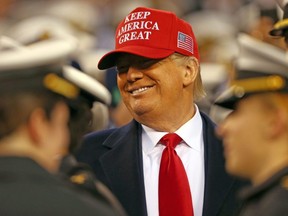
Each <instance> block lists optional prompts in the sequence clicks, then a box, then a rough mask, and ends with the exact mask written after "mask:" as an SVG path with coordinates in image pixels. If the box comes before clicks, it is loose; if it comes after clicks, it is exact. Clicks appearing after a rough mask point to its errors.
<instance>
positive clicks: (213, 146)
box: [202, 114, 235, 216]
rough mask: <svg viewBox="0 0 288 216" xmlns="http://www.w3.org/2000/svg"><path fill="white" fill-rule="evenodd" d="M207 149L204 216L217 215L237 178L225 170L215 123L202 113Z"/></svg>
mask: <svg viewBox="0 0 288 216" xmlns="http://www.w3.org/2000/svg"><path fill="white" fill-rule="evenodd" d="M202 120H203V124H204V125H203V129H204V131H203V133H204V145H205V147H204V149H205V192H204V206H203V216H212V215H217V214H218V213H219V211H220V208H221V207H222V205H223V202H224V201H225V198H227V196H228V194H229V191H230V190H231V187H232V185H233V183H234V182H235V180H234V179H233V178H232V177H231V176H229V175H228V174H227V173H226V172H225V168H224V163H225V161H224V157H223V148H222V143H221V142H220V140H218V139H217V138H216V136H215V128H214V127H213V125H212V124H213V123H212V122H210V123H208V121H209V120H208V119H207V117H206V116H204V115H203V114H202Z"/></svg>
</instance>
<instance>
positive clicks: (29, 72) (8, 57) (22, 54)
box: [0, 37, 111, 104]
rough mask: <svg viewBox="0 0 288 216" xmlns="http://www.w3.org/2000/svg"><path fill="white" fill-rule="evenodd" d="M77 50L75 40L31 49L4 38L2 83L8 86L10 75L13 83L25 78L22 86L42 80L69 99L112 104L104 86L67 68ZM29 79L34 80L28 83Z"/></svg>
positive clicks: (0, 41) (52, 40)
mask: <svg viewBox="0 0 288 216" xmlns="http://www.w3.org/2000/svg"><path fill="white" fill-rule="evenodd" d="M76 47H77V40H76V39H73V37H71V38H70V39H67V38H65V39H63V38H50V39H48V40H43V41H39V42H37V43H34V44H32V45H29V46H21V44H19V43H17V42H15V41H14V42H13V40H12V39H9V38H6V37H2V38H0V51H1V52H0V82H1V81H2V82H5V79H6V80H7V75H9V76H8V77H9V79H10V80H12V81H13V80H19V79H20V80H21V78H22V77H23V76H24V77H26V79H25V80H23V82H28V81H30V83H33V82H36V80H34V79H35V77H38V79H39V77H42V78H41V79H42V80H43V83H42V82H41V83H42V84H43V85H44V86H45V87H46V88H47V89H49V90H51V91H53V92H56V93H58V94H61V95H63V96H65V97H68V98H70V99H76V98H77V97H87V96H89V98H86V99H88V100H90V102H93V101H101V102H103V103H105V104H110V101H111V95H110V93H109V91H108V90H107V89H106V88H105V87H104V86H103V85H102V84H100V83H99V82H98V81H97V80H95V79H93V78H92V77H90V76H89V75H87V74H85V73H83V72H81V71H79V70H77V69H75V68H72V67H70V66H65V64H67V62H68V60H69V56H70V55H72V54H73V53H74V51H75V49H76ZM51 68H53V69H54V68H60V71H53V70H51V71H50V69H51ZM25 73H26V74H25ZM27 76H30V78H31V79H30V80H27ZM65 80H66V81H65ZM37 81H39V80H37ZM39 83H40V82H39ZM11 87H13V86H11ZM81 92H85V94H81Z"/></svg>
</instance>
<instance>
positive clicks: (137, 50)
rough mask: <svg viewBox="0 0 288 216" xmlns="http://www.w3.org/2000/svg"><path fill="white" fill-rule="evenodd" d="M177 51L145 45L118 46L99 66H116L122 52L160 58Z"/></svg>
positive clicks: (101, 68) (100, 67) (102, 68)
mask: <svg viewBox="0 0 288 216" xmlns="http://www.w3.org/2000/svg"><path fill="white" fill-rule="evenodd" d="M174 52H175V51H174V50H170V49H159V48H151V47H145V46H139V45H137V46H125V47H122V48H118V49H117V50H113V51H111V52H109V53H107V54H106V55H104V56H103V57H102V58H101V59H100V61H99V63H98V68H99V69H100V70H104V69H108V68H111V67H114V66H115V65H116V61H117V59H118V57H119V55H120V54H121V53H129V54H133V55H138V56H142V57H145V58H151V59H160V58H165V57H168V56H169V55H171V54H173V53H174Z"/></svg>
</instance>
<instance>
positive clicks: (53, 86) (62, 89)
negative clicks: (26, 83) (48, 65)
mask: <svg viewBox="0 0 288 216" xmlns="http://www.w3.org/2000/svg"><path fill="white" fill-rule="evenodd" d="M43 84H44V86H45V87H46V88H47V89H49V90H51V91H53V92H55V93H58V94H60V95H63V96H65V97H67V98H70V99H75V98H76V97H77V96H78V95H79V91H80V90H79V88H78V87H77V86H75V85H73V84H72V83H70V82H68V81H67V80H65V79H63V78H61V77H59V76H57V75H56V74H53V73H50V74H48V75H46V76H45V77H44V80H43Z"/></svg>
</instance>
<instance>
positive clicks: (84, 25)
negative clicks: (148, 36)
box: [0, 0, 285, 130]
mask: <svg viewBox="0 0 288 216" xmlns="http://www.w3.org/2000/svg"><path fill="white" fill-rule="evenodd" d="M136 6H148V7H153V8H158V9H164V10H169V11H172V12H174V13H176V14H177V15H178V16H179V17H181V18H183V19H184V20H187V21H188V22H189V23H190V24H191V25H192V27H193V30H194V32H195V34H196V38H197V42H198V45H199V50H200V56H201V60H200V62H201V75H202V80H203V82H204V85H205V89H206V93H207V96H206V97H205V99H203V100H202V101H199V102H198V105H199V107H200V109H201V110H202V111H204V112H205V113H207V114H209V115H210V116H211V118H212V119H213V120H214V121H216V122H218V121H219V120H220V119H221V114H222V113H223V112H220V111H219V109H220V108H219V107H215V106H213V102H214V100H215V98H216V97H217V96H218V95H219V94H220V93H221V92H222V91H223V90H224V89H225V88H226V87H227V84H228V83H229V81H230V80H231V79H233V71H232V70H231V68H232V67H231V64H232V63H233V58H234V57H235V56H236V55H237V52H238V48H237V42H236V37H237V34H238V33H239V32H245V33H248V34H250V35H252V36H254V37H256V38H258V39H260V40H263V41H265V42H268V43H272V44H274V45H275V46H278V47H280V48H281V49H285V45H284V42H283V41H282V40H279V39H275V38H272V37H270V36H268V32H269V30H271V29H272V26H273V24H274V23H275V22H276V21H277V20H278V19H279V18H280V17H282V11H281V10H280V8H278V6H277V5H276V2H275V1H274V0H254V1H252V0H219V1H214V0H177V1H176V0H168V1H161V0H149V1H148V0H137V1H135V0H121V1H119V0H118V1H117V0H1V1H0V35H7V36H9V37H11V38H14V39H16V40H18V41H19V42H21V43H23V44H30V43H33V42H35V41H36V40H39V39H43V38H45V37H49V36H51V35H53V36H63V35H64V36H65V35H73V36H75V37H76V38H78V40H79V44H78V50H77V52H76V53H75V56H73V60H74V61H75V64H77V66H78V67H81V69H82V71H84V72H85V73H88V74H90V75H92V76H93V77H95V78H96V79H97V80H98V81H100V82H101V83H103V84H104V85H105V86H106V87H107V89H108V90H109V91H110V93H111V96H112V103H111V105H110V106H109V107H107V106H105V105H103V104H100V103H95V104H94V106H93V110H94V113H95V116H94V122H95V124H94V125H93V127H92V129H91V130H101V129H104V128H109V127H118V126H121V125H123V124H125V123H127V122H129V121H130V120H131V119H132V118H131V116H130V114H129V113H128V112H127V109H126V107H125V106H124V105H123V103H122V101H121V96H120V94H119V91H118V88H117V83H116V74H117V72H116V71H115V70H114V69H113V68H112V69H109V70H108V72H107V71H101V70H99V69H98V68H97V62H98V60H99V58H100V57H101V56H102V55H103V54H104V53H106V52H107V51H109V50H111V49H113V47H114V33H115V28H116V25H117V23H119V21H120V20H121V19H123V17H124V16H125V15H126V14H127V13H128V12H129V11H131V10H132V9H133V8H135V7H136ZM39 35H40V36H39ZM282 42H283V43H282ZM96 113H97V114H96Z"/></svg>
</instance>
